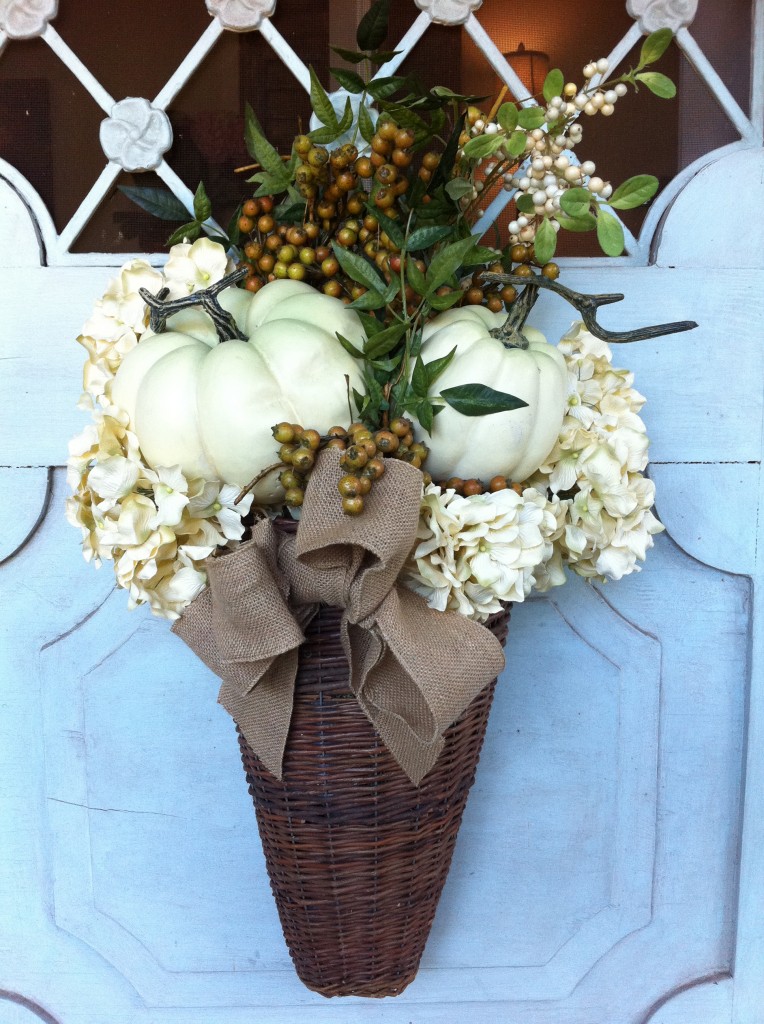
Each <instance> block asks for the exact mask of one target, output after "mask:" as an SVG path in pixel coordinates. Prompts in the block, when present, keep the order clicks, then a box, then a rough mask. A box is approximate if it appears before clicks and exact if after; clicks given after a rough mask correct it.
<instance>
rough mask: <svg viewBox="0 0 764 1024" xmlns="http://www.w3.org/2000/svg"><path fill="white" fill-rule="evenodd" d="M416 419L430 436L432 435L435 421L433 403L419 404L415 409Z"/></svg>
mask: <svg viewBox="0 0 764 1024" xmlns="http://www.w3.org/2000/svg"><path fill="white" fill-rule="evenodd" d="M415 414H416V418H417V419H418V420H419V423H420V425H421V426H422V427H423V428H424V429H425V430H426V431H427V433H428V434H431V433H432V424H433V421H434V419H435V416H434V415H433V411H432V403H431V402H417V404H416V408H415Z"/></svg>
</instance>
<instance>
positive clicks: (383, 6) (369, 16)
mask: <svg viewBox="0 0 764 1024" xmlns="http://www.w3.org/2000/svg"><path fill="white" fill-rule="evenodd" d="M389 16H390V0H375V2H374V3H373V4H372V5H371V7H370V8H369V9H368V11H367V12H366V14H364V16H363V17H362V18H361V21H360V24H359V25H358V31H357V32H356V36H355V41H356V43H357V44H358V49H359V50H376V49H377V47H378V46H380V44H381V43H384V41H385V36H386V35H387V22H388V18H389Z"/></svg>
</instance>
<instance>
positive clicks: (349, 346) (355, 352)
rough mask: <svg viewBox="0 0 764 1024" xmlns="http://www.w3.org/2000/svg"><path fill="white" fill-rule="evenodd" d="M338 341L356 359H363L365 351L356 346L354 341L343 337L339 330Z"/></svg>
mask: <svg viewBox="0 0 764 1024" xmlns="http://www.w3.org/2000/svg"><path fill="white" fill-rule="evenodd" d="M337 341H338V342H339V343H340V345H342V347H343V348H344V349H345V351H346V352H347V353H348V354H349V355H351V356H353V358H354V359H363V352H362V351H361V350H360V349H359V348H356V347H355V345H354V344H353V343H352V341H348V340H347V338H343V336H342V335H341V334H340V333H339V332H338V333H337Z"/></svg>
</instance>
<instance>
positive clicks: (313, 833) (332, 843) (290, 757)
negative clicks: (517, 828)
mask: <svg viewBox="0 0 764 1024" xmlns="http://www.w3.org/2000/svg"><path fill="white" fill-rule="evenodd" d="M340 615H341V613H340V611H339V610H338V609H336V608H330V607H327V606H322V607H321V609H320V611H319V613H318V614H317V615H316V617H315V618H314V619H313V621H312V623H311V624H310V626H309V627H308V629H307V631H306V642H305V643H304V644H303V645H302V647H301V648H300V661H299V668H298V672H297V682H296V688H295V702H294V712H293V717H292V725H291V729H290V733H289V739H288V743H287V748H286V753H285V757H284V773H283V782H279V781H278V779H276V778H275V777H274V776H273V775H271V774H270V772H268V770H267V769H266V768H265V767H264V766H263V764H262V763H261V761H260V760H259V759H258V758H257V756H256V755H255V754H254V753H253V752H252V750H251V749H250V747H249V746H248V744H247V742H246V741H245V740H244V738H243V737H242V736H241V735H240V736H239V743H240V745H241V752H242V760H243V762H244V769H245V771H246V773H247V780H248V782H249V788H250V793H251V794H252V797H253V800H254V803H255V809H256V812H257V822H258V826H259V830H260V836H261V838H262V842H263V848H264V850H265V859H266V864H267V868H268V873H269V875H270V880H271V888H272V889H273V893H274V896H275V898H276V904H277V907H278V912H279V917H280V918H281V925H282V928H283V930H284V937H285V939H286V942H287V945H288V947H289V951H290V953H291V956H292V959H293V961H294V964H295V968H296V970H297V974H298V975H299V977H300V978H301V979H302V981H303V982H304V983H305V985H307V986H308V988H311V989H313V990H314V991H316V992H320V993H322V994H323V995H325V996H339V995H355V996H376V997H381V996H394V995H398V993H400V992H402V991H403V989H404V988H405V987H406V986H407V985H408V984H409V983H410V982H411V981H412V980H413V979H414V977H415V975H416V972H417V969H418V967H419V961H420V959H421V956H422V952H423V950H424V945H425V942H426V941H427V936H428V934H429V932H430V928H431V926H432V921H433V917H434V915H435V909H436V907H437V904H438V899H439V898H440V893H441V890H442V888H443V884H444V882H445V880H446V875H447V874H448V869H449V865H450V862H451V855H452V853H453V849H454V843H455V841H456V834H457V831H458V829H459V824H460V822H461V817H462V812H463V810H464V805H465V803H466V800H467V794H468V792H469V789H470V786H471V785H472V782H473V780H474V777H475V769H476V767H477V761H478V756H479V754H480V748H481V746H482V743H483V736H484V734H485V728H486V723H487V720H488V712H489V710H490V707H491V701H492V699H493V691H494V686H495V682H494V683H491V684H490V685H489V686H487V687H486V688H485V689H484V690H483V691H482V692H481V693H480V694H478V696H477V697H476V698H475V700H474V701H473V702H472V704H471V705H470V706H469V707H468V708H467V710H466V711H465V713H464V714H463V715H462V717H461V718H460V719H459V720H458V721H457V722H455V723H454V725H452V726H451V728H450V729H449V730H448V732H447V733H446V737H445V738H446V745H445V748H444V750H443V752H442V754H441V756H440V758H439V759H438V762H437V764H436V765H435V767H434V768H433V769H432V770H431V771H430V772H429V773H428V774H427V775H426V776H425V778H424V779H423V781H422V784H421V785H420V786H419V788H416V787H415V786H413V785H412V784H411V782H410V781H409V780H408V778H407V777H406V776H405V775H404V773H403V771H402V770H401V768H400V767H399V766H398V764H397V763H396V762H395V761H394V760H393V758H392V756H391V755H390V753H389V752H388V750H387V748H386V747H385V746H384V744H383V742H382V741H381V739H380V738H379V736H378V735H377V733H376V732H375V730H374V728H373V726H372V725H371V724H370V722H369V720H368V719H367V718H366V716H365V715H364V713H363V712H362V711H361V709H360V707H359V705H358V703H357V701H356V699H355V697H354V696H353V695H352V693H350V692H349V688H348V665H347V661H346V659H345V655H344V652H343V649H342V646H341V643H340V637H339V623H340ZM508 621H509V612H504V613H501V614H499V615H496V616H494V617H493V618H492V619H491V620H489V622H488V623H487V625H488V627H489V628H490V629H491V631H492V632H493V633H494V634H495V635H496V636H497V637H498V638H499V639H500V640H501V642H502V643H503V642H504V640H505V638H506V634H507V626H508ZM444 671H447V667H446V666H444Z"/></svg>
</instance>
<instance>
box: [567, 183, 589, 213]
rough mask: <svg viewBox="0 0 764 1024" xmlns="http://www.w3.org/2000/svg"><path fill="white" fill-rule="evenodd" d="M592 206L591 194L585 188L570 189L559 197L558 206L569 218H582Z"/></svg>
mask: <svg viewBox="0 0 764 1024" xmlns="http://www.w3.org/2000/svg"><path fill="white" fill-rule="evenodd" d="M591 205H592V194H591V192H590V191H589V190H588V189H586V188H570V189H568V190H567V191H566V192H563V193H562V195H561V196H560V206H561V207H562V208H563V210H564V211H565V213H567V215H568V216H569V217H576V218H578V217H583V216H584V215H585V214H587V213H588V212H589V209H590V207H591Z"/></svg>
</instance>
